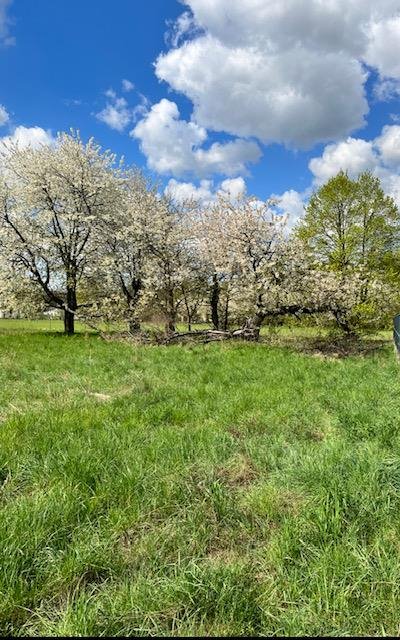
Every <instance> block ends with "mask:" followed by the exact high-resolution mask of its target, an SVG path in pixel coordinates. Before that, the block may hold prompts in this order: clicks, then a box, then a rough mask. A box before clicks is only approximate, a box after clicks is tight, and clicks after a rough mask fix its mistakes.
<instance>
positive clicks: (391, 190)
mask: <svg viewBox="0 0 400 640" xmlns="http://www.w3.org/2000/svg"><path fill="white" fill-rule="evenodd" d="M309 168H310V171H311V172H312V174H313V176H314V185H315V186H318V185H320V184H322V183H324V182H325V181H326V180H328V179H329V178H331V177H333V176H335V175H336V174H337V173H338V172H339V171H340V170H343V171H347V173H348V174H349V176H350V177H351V178H355V177H357V176H358V174H359V173H361V172H362V171H366V170H369V171H372V173H373V174H374V175H376V176H378V177H379V178H380V180H381V182H382V186H383V188H384V190H385V191H386V193H388V194H389V195H391V196H392V197H393V198H394V199H395V200H396V202H397V204H398V205H399V206H400V125H396V124H394V125H386V126H385V127H383V129H382V132H381V134H380V135H379V136H377V137H376V138H374V139H373V140H362V139H360V138H351V137H349V138H347V140H343V141H341V142H338V143H336V144H330V145H327V146H326V147H325V149H324V151H323V153H322V155H321V156H320V157H318V158H312V159H311V160H310V162H309Z"/></svg>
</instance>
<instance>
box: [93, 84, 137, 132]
mask: <svg viewBox="0 0 400 640" xmlns="http://www.w3.org/2000/svg"><path fill="white" fill-rule="evenodd" d="M122 84H123V90H124V91H125V92H130V91H133V89H134V88H135V87H134V84H133V83H132V82H130V80H123V81H122ZM136 94H137V96H138V99H139V102H138V103H137V104H136V105H135V106H134V107H131V106H130V105H129V104H128V101H127V100H126V99H125V98H123V97H119V96H118V95H117V93H116V92H115V91H114V89H107V91H105V95H106V96H107V98H108V101H107V104H106V106H105V107H104V109H102V110H101V111H99V113H96V114H94V115H95V116H96V118H97V119H98V120H100V122H104V124H106V125H107V126H108V127H110V128H111V129H114V130H115V131H119V132H120V133H122V132H123V131H125V129H126V128H127V127H128V125H130V124H133V123H135V122H136V121H137V120H138V118H141V117H144V116H145V115H146V113H147V111H148V109H149V101H148V99H147V98H146V96H144V95H143V94H142V93H139V92H136Z"/></svg>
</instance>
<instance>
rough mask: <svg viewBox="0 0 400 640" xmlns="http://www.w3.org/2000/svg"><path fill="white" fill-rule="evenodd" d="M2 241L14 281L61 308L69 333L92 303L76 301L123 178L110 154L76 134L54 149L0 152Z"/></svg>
mask: <svg viewBox="0 0 400 640" xmlns="http://www.w3.org/2000/svg"><path fill="white" fill-rule="evenodd" d="M1 164H2V174H1V182H0V198H1V211H0V215H1V227H0V229H1V231H0V233H1V244H2V247H3V252H4V253H3V255H4V256H5V257H6V261H7V263H8V265H9V268H12V270H13V272H14V273H15V274H16V278H15V281H14V295H15V296H18V292H19V289H18V283H21V282H24V283H25V285H24V286H25V287H28V288H29V290H31V291H34V292H35V295H34V296H33V298H35V299H36V301H38V300H39V299H41V300H42V303H44V304H46V305H48V306H50V307H54V308H56V309H60V310H61V311H62V312H63V313H64V327H65V332H66V333H68V334H72V333H74V320H75V315H76V313H77V312H78V310H79V309H80V308H83V307H85V306H87V305H90V304H91V301H90V300H82V299H80V297H79V295H80V290H81V288H82V290H83V284H84V281H85V278H86V276H87V274H88V272H89V269H90V268H91V265H92V263H93V262H94V261H95V260H96V255H97V250H98V244H97V238H98V236H97V235H96V233H95V229H96V227H98V226H99V223H100V221H101V220H103V219H104V217H105V216H107V217H110V216H112V215H113V213H115V212H116V211H118V208H119V204H120V202H121V179H120V175H119V168H118V167H116V166H115V156H114V155H113V154H111V153H110V152H107V151H106V152H102V151H101V149H100V147H99V146H98V145H97V144H95V143H94V142H93V140H89V142H88V143H86V144H85V143H83V142H82V140H81V139H80V137H79V135H78V134H75V133H73V134H72V135H67V134H60V135H59V136H58V137H57V140H56V141H55V143H54V145H52V146H41V147H39V148H36V149H33V148H31V147H27V148H19V147H18V146H17V145H9V146H7V147H5V148H3V149H2V155H1Z"/></svg>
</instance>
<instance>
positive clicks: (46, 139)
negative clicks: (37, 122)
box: [0, 126, 54, 150]
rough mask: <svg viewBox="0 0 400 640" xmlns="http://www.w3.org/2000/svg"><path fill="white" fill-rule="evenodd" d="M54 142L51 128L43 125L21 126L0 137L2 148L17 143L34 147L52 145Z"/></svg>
mask: <svg viewBox="0 0 400 640" xmlns="http://www.w3.org/2000/svg"><path fill="white" fill-rule="evenodd" d="M53 143H54V138H53V136H52V135H51V132H50V131H49V130H47V131H46V130H45V129H42V128H41V127H23V126H19V127H16V128H15V129H14V132H13V133H12V134H11V135H9V136H4V137H3V138H0V146H1V149H2V150H4V149H6V148H7V147H8V146H10V145H13V144H17V145H18V147H20V148H24V147H32V148H34V149H36V148H38V147H40V146H41V145H50V144H53Z"/></svg>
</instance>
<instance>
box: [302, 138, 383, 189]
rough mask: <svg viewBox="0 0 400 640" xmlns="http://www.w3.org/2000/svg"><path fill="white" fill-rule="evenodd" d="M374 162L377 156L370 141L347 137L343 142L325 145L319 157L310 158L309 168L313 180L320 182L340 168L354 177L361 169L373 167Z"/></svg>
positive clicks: (327, 178) (337, 171) (365, 169)
mask: <svg viewBox="0 0 400 640" xmlns="http://www.w3.org/2000/svg"><path fill="white" fill-rule="evenodd" d="M376 164H377V158H376V154H375V152H374V149H373V146H372V143H371V142H367V141H366V140H362V139H360V138H347V140H344V141H343V142H339V143H333V144H329V145H327V146H326V147H325V149H324V152H323V154H322V156H321V157H319V158H313V159H312V160H310V163H309V168H310V171H311V172H312V173H313V174H314V177H315V181H316V182H317V183H318V184H322V183H324V182H326V180H329V178H331V177H332V176H335V175H336V174H337V173H339V171H340V170H344V171H347V172H348V174H349V175H350V176H351V177H356V176H358V174H359V173H361V172H362V171H367V170H368V169H373V168H374V167H375V166H376Z"/></svg>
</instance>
